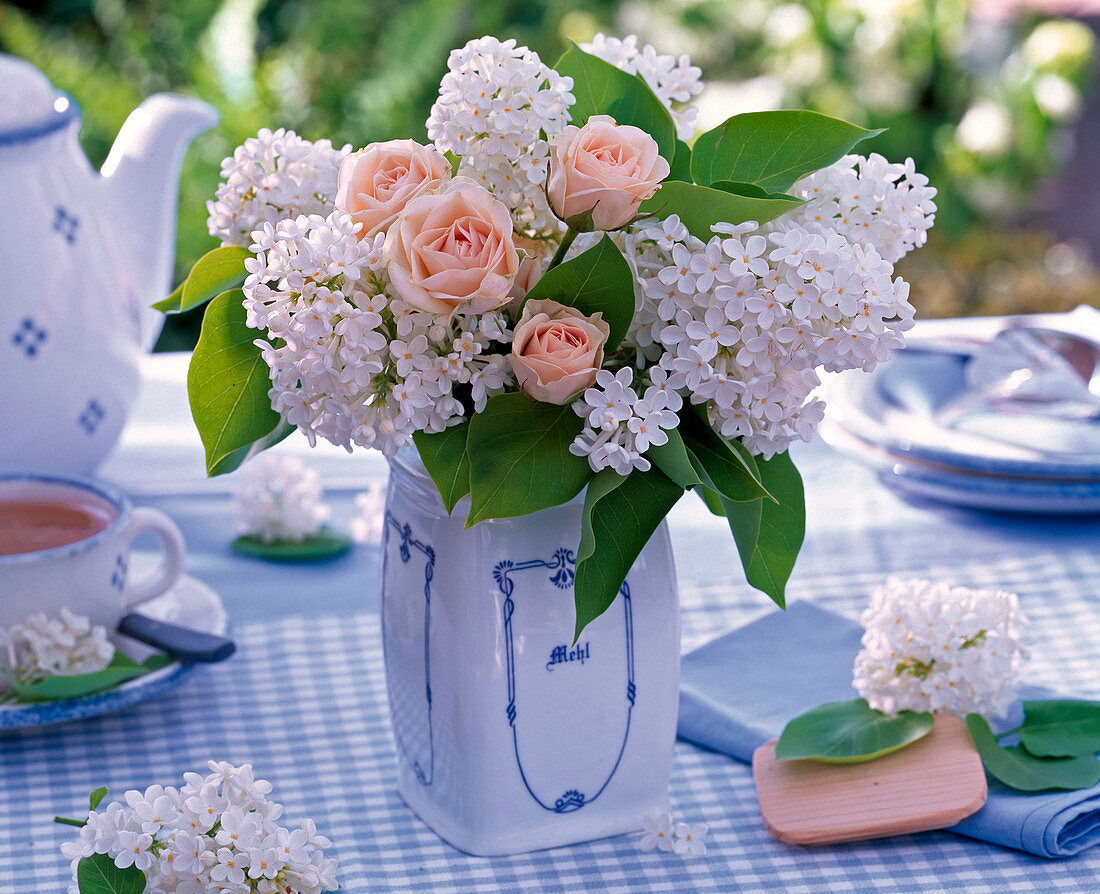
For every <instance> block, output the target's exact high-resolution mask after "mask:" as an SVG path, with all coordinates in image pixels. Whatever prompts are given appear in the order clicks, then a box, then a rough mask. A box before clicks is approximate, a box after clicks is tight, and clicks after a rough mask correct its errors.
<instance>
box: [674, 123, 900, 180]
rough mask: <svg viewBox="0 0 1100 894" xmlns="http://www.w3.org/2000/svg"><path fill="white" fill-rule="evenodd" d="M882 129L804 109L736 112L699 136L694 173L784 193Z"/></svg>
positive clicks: (693, 153)
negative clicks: (870, 127) (741, 113)
mask: <svg viewBox="0 0 1100 894" xmlns="http://www.w3.org/2000/svg"><path fill="white" fill-rule="evenodd" d="M880 133H882V131H881V130H867V129H866V128H863V127H858V126H857V125H855V124H849V123H848V122H847V121H841V120H839V119H837V118H829V117H828V116H826V115H820V114H818V113H817V112H807V111H803V110H793V111H792V110H784V111H777V112H749V113H747V114H743V115H734V116H733V117H732V118H727V119H726V120H725V121H724V122H723V123H722V124H720V125H718V127H716V128H714V129H713V130H709V131H707V132H706V133H704V134H700V135H699V136H698V138H696V140H695V143H694V144H693V145H692V149H691V173H692V175H693V179H694V180H695V182H696V183H702V184H710V183H714V182H715V181H719V180H732V181H737V182H742V183H752V184H755V185H756V186H759V187H760V188H761V189H763V190H765V191H767V192H771V193H782V192H786V191H787V190H788V189H790V188H791V185H792V184H794V182H795V181H796V180H798V179H800V178H801V177H805V176H806V175H807V174H810V173H812V172H814V171H816V170H818V169H820V168H824V167H826V166H828V165H831V164H832V163H833V162H835V161H838V160H839V159H840V158H841V157H843V156H844V155H846V154H847V153H848V152H849V151H851V149H852V147H853V146H855V144H856V143H858V142H859V141H860V140H866V139H868V138H869V137H873V136H876V135H877V134H880Z"/></svg>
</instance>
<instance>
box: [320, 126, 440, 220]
mask: <svg viewBox="0 0 1100 894" xmlns="http://www.w3.org/2000/svg"><path fill="white" fill-rule="evenodd" d="M450 179H451V163H450V162H449V161H447V159H446V158H444V157H443V155H442V154H440V152H439V151H438V150H437V149H436V148H435V147H434V146H421V145H420V144H419V143H418V142H416V140H390V141H389V142H387V143H371V144H370V145H369V146H367V148H366V149H360V150H359V151H358V152H353V153H352V154H351V155H349V156H348V157H347V158H345V159H344V161H343V164H341V165H340V177H339V180H338V181H337V192H336V207H337V208H338V209H339V210H340V211H346V212H347V213H348V214H350V215H351V216H352V217H353V218H354V219H355V220H356V222H357V223H361V224H362V225H363V229H361V230H360V231H359V232H358V234H357V235H358V236H359V238H360V239H367V238H372V237H374V236H376V235H377V234H378V233H383V232H385V231H386V230H388V229H389V227H390V224H392V223H393V222H394V221H395V220H396V219H397V215H398V214H400V213H401V209H403V208H404V207H405V205H407V204H408V202H409V200H410V199H414V198H416V197H417V196H419V195H423V194H424V193H425V192H427V191H428V190H430V189H438V188H439V187H440V186H442V185H443V184H444V183H445V182H446V181H448V180H450Z"/></svg>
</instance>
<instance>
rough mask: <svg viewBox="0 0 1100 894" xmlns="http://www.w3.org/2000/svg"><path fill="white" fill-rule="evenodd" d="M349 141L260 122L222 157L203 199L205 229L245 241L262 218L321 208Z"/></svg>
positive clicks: (328, 202)
mask: <svg viewBox="0 0 1100 894" xmlns="http://www.w3.org/2000/svg"><path fill="white" fill-rule="evenodd" d="M350 151H351V146H350V145H349V146H345V147H344V148H343V149H335V148H333V145H332V143H331V142H329V141H328V140H318V141H317V142H316V143H311V142H310V141H309V140H303V139H302V138H301V137H300V136H298V134H296V133H295V132H294V131H292V130H284V129H283V128H279V129H278V130H276V131H270V130H268V129H267V128H264V129H263V130H261V131H260V132H259V134H257V135H256V136H255V137H250V138H249V139H247V140H245V141H244V143H242V144H241V145H240V146H238V147H237V148H236V149H235V150H234V151H233V154H232V155H231V156H230V157H229V158H227V159H225V160H224V161H223V162H222V170H221V173H222V180H223V181H224V182H222V183H221V184H219V186H218V190H217V192H216V193H215V197H216V198H215V200H214V201H210V202H207V203H206V210H207V213H208V214H209V215H210V216H209V219H208V220H207V227H208V228H209V230H210V235H211V236H214V237H216V238H218V239H220V240H221V243H222V245H248V243H249V234H250V233H251V232H252V231H253V230H254V229H256V228H258V227H260V226H261V225H262V224H264V223H265V222H268V223H275V222H276V221H279V220H282V219H283V218H287V217H297V216H298V215H300V214H327V213H328V210H329V209H331V207H332V200H333V198H335V196H336V178H337V176H338V174H339V172H340V163H341V162H342V161H343V160H344V157H345V156H346V155H347V154H348V153H349V152H350Z"/></svg>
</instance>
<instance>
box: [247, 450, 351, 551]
mask: <svg viewBox="0 0 1100 894" xmlns="http://www.w3.org/2000/svg"><path fill="white" fill-rule="evenodd" d="M233 509H234V512H235V514H236V516H237V526H238V530H239V531H240V533H241V534H244V535H245V536H247V537H254V538H256V539H257V540H261V541H263V542H264V543H300V542H301V541H303V540H305V539H306V538H308V537H312V536H313V535H314V534H316V533H317V532H318V531H319V530H320V529H321V526H322V525H323V524H324V523H325V521H326V520H327V519H328V515H329V510H328V507H327V506H325V505H324V504H323V503H322V502H321V476H320V475H319V474H318V472H317V470H316V469H311V468H309V467H308V466H306V464H305V463H304V462H303V461H302V459H301V458H300V457H297V456H287V455H280V454H274V453H268V454H264V455H263V456H258V457H256V459H255V461H253V462H250V463H248V464H247V465H245V467H244V468H243V469H241V470H240V471H239V472H238V473H237V482H236V486H235V487H234V489H233Z"/></svg>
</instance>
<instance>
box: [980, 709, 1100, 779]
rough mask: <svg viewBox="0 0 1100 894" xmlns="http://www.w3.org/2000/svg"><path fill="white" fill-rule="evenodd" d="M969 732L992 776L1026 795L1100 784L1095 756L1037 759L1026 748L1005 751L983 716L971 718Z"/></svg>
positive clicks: (1020, 746) (1097, 762)
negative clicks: (1027, 793) (1026, 793)
mask: <svg viewBox="0 0 1100 894" xmlns="http://www.w3.org/2000/svg"><path fill="white" fill-rule="evenodd" d="M966 728H967V729H968V730H969V731H970V739H971V741H972V742H973V743H974V747H975V748H977V749H978V754H980V755H981V758H982V763H983V764H985V769H986V770H987V771H988V772H989V775H990V776H993V777H994V778H995V779H999V780H1000V781H1001V782H1003V783H1004V784H1005V785H1007V786H1008V787H1009V788H1014V789H1018V790H1019V791H1022V792H1042V791H1050V790H1054V789H1059V790H1064V791H1076V790H1077V789H1081V788H1090V787H1091V786H1094V785H1096V783H1097V782H1100V761H1098V760H1097V759H1096V758H1095V757H1093V756H1092V755H1076V756H1074V757H1036V756H1035V755H1033V754H1030V753H1029V752H1028V751H1027V750H1026V749H1025V748H1024V747H1023V746H1022V745H1011V746H1009V747H1002V746H1001V745H1000V744H998V742H997V737H996V736H995V735H994V734H993V731H992V730H991V729H990V728H989V723H988V722H987V721H986V719H985V718H984V717H982V716H981V715H980V714H968V715H967V717H966Z"/></svg>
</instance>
